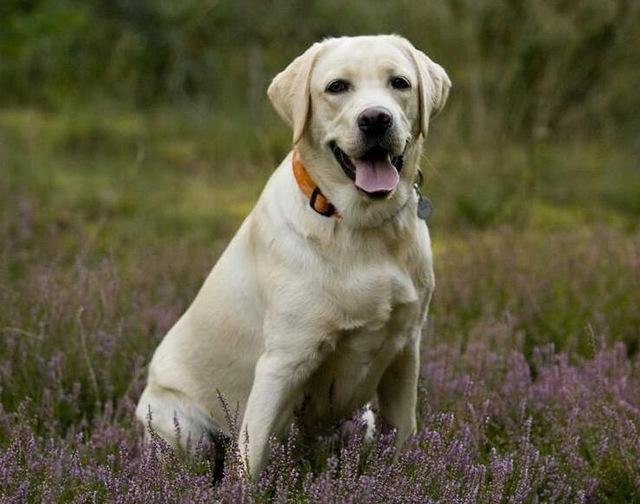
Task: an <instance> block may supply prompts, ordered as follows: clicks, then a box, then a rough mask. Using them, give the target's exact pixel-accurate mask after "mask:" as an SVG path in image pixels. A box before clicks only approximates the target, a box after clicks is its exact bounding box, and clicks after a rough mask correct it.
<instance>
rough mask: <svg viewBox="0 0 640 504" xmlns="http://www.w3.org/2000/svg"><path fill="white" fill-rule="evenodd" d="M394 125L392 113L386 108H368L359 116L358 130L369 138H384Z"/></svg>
mask: <svg viewBox="0 0 640 504" xmlns="http://www.w3.org/2000/svg"><path fill="white" fill-rule="evenodd" d="M392 124H393V118H392V117H391V112H389V110H387V109H386V108H384V107H369V108H366V109H364V110H363V111H362V112H360V115H359V116H358V128H360V131H362V132H363V133H364V134H365V135H367V136H372V137H379V136H382V135H384V134H385V133H386V132H387V130H388V129H389V128H390V127H391V125H392Z"/></svg>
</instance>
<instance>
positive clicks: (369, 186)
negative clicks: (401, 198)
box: [351, 158, 400, 193]
mask: <svg viewBox="0 0 640 504" xmlns="http://www.w3.org/2000/svg"><path fill="white" fill-rule="evenodd" d="M351 160H352V161H353V164H354V165H355V167H356V186H357V187H359V188H360V189H362V190H364V191H367V192H370V193H372V192H378V191H392V190H393V189H395V187H396V186H397V185H398V181H399V180H400V176H399V175H398V170H396V169H395V167H394V166H393V165H392V164H391V161H390V160H389V158H387V159H385V160H384V161H382V160H376V161H365V160H362V159H353V158H352V159H351Z"/></svg>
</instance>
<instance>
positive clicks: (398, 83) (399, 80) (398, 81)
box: [390, 77, 411, 89]
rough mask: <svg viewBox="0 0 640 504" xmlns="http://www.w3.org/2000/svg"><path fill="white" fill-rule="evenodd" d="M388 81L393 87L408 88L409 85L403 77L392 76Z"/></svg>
mask: <svg viewBox="0 0 640 504" xmlns="http://www.w3.org/2000/svg"><path fill="white" fill-rule="evenodd" d="M390 83H391V87H392V88H394V89H409V88H410V87H411V84H410V83H409V81H408V80H407V79H405V78H404V77H392V78H391V81H390Z"/></svg>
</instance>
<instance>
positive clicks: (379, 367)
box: [137, 36, 450, 475]
mask: <svg viewBox="0 0 640 504" xmlns="http://www.w3.org/2000/svg"><path fill="white" fill-rule="evenodd" d="M396 75H400V76H403V77H405V78H406V79H408V81H409V82H410V83H411V88H410V89H407V90H399V89H394V88H392V87H391V86H390V85H389V82H390V78H392V77H393V76H396ZM336 78H341V79H345V80H347V81H349V82H350V83H351V85H352V87H351V89H350V90H349V92H346V93H341V94H335V95H332V94H328V93H327V92H325V88H326V86H327V84H328V83H329V82H330V81H331V80H333V79H336ZM449 86H450V82H449V79H448V77H447V75H446V73H445V72H444V70H443V69H442V68H441V67H440V66H439V65H437V64H435V63H434V62H432V61H431V60H430V59H429V58H427V56H425V55H424V54H423V53H421V52H420V51H418V50H416V49H415V48H414V47H413V46H412V45H411V44H410V43H409V42H407V41H406V40H405V39H403V38H401V37H398V36H368V37H353V38H351V37H343V38H337V39H328V40H325V41H323V42H320V43H317V44H314V45H313V46H312V47H311V48H310V49H308V50H307V51H306V52H305V53H304V54H303V55H301V56H300V57H298V58H296V59H295V60H294V61H293V62H292V63H291V64H290V65H289V66H288V67H287V68H286V69H285V70H284V71H283V72H281V73H280V74H279V75H277V76H276V78H275V79H274V81H273V83H272V84H271V86H270V88H269V97H270V98H271V101H272V102H273V104H274V106H275V108H276V110H277V111H278V113H279V114H280V115H281V116H282V117H283V118H284V119H285V120H286V121H287V122H288V123H289V124H290V125H291V127H292V129H293V140H294V144H296V148H297V149H298V150H299V152H300V156H301V159H302V161H303V163H304V165H305V166H306V168H307V170H308V172H309V174H310V175H311V177H312V178H313V180H314V181H315V182H316V183H317V184H318V186H319V187H320V188H321V189H322V192H323V193H324V194H325V196H326V197H327V198H328V199H329V201H331V202H332V203H333V204H334V205H335V207H336V208H337V210H338V211H339V213H340V215H341V217H340V218H339V219H338V218H327V217H323V216H321V215H319V214H317V213H315V212H314V210H313V209H311V208H310V207H309V201H308V198H307V197H305V196H304V195H303V193H302V192H301V190H300V189H299V187H298V186H297V184H296V181H295V179H294V176H293V173H292V169H291V155H289V156H287V157H286V158H285V159H284V161H283V162H282V163H281V164H280V166H279V167H278V168H277V170H276V171H275V173H274V174H273V176H272V177H271V179H270V180H269V182H268V183H267V185H266V187H265V189H264V191H263V193H262V195H261V197H260V199H259V200H258V203H257V204H256V207H255V208H254V209H253V211H252V212H251V213H250V214H249V216H248V217H247V218H246V220H245V221H244V223H243V224H242V226H241V227H240V229H239V231H238V233H237V234H236V235H235V237H234V238H233V240H232V241H231V243H230V244H229V246H228V247H227V249H226V250H225V252H224V253H223V254H222V256H221V257H220V259H219V261H218V263H217V264H216V265H215V267H214V268H213V270H212V271H211V273H210V275H209V277H208V278H207V279H206V281H205V283H204V285H203V287H202V289H201V290H200V292H199V293H198V295H197V297H196V298H195V300H194V302H193V304H192V305H191V306H190V307H189V309H188V310H187V311H186V313H185V314H184V315H183V316H182V317H181V318H180V320H178V322H177V323H176V324H175V326H174V327H173V328H172V329H171V330H170V331H169V333H168V334H167V336H166V337H165V338H164V340H163V341H162V343H161V344H160V346H159V347H158V349H157V350H156V352H155V355H154V356H153V360H152V361H151V365H150V368H149V378H148V385H147V387H146V389H145V391H144V392H143V394H142V397H141V399H140V403H139V405H138V410H137V416H138V418H139V419H140V420H141V421H142V422H144V423H145V424H146V423H147V417H148V413H149V411H151V418H152V425H153V428H154V430H155V431H156V432H157V433H158V434H160V435H161V436H162V437H163V438H165V439H166V440H167V441H168V442H169V443H175V442H176V431H175V423H174V419H177V420H178V422H179V424H180V430H181V440H182V441H184V440H186V439H187V438H188V437H191V439H194V440H195V439H197V438H198V437H200V436H201V435H203V434H210V433H213V432H216V431H222V432H225V431H226V429H227V425H226V421H225V418H224V414H223V411H222V409H221V405H220V403H219V401H218V395H217V391H220V393H222V394H223V396H224V397H225V398H226V399H227V400H228V401H229V403H230V404H231V406H232V408H234V407H235V405H239V411H240V414H241V418H242V425H241V440H240V446H241V447H244V446H245V445H246V451H245V449H244V448H243V449H242V450H243V453H242V454H243V457H244V462H245V464H246V465H247V466H248V468H249V469H250V471H251V473H252V474H253V475H256V474H258V473H259V471H260V469H261V468H262V467H263V465H264V463H265V462H266V458H267V457H268V438H269V437H270V436H271V435H274V434H279V433H282V432H283V431H284V429H285V428H286V426H287V424H288V423H289V422H290V421H291V419H292V416H293V414H294V411H297V412H298V413H299V414H300V418H301V421H302V423H303V424H304V425H305V426H309V427H313V428H317V427H318V426H323V425H324V426H328V425H331V423H332V422H333V421H334V420H335V419H337V418H340V417H343V416H348V415H350V414H352V413H353V412H354V411H355V410H357V409H358V408H361V407H363V406H364V405H366V404H367V403H368V402H369V401H372V400H373V399H375V398H377V400H378V406H379V412H380V416H381V418H382V420H383V421H384V422H386V423H388V424H390V425H392V426H394V427H395V428H397V432H398V434H397V440H398V443H402V442H404V441H405V440H406V439H407V437H408V436H409V435H410V434H411V433H412V432H413V431H414V430H415V428H416V417H415V407H416V393H417V390H416V389H417V381H418V367H419V344H420V333H421V328H422V326H423V323H424V321H425V318H426V314H427V307H428V305H429V300H430V298H431V293H432V291H433V288H434V275H433V269H432V260H431V247H430V240H429V233H428V230H427V226H426V225H425V223H424V221H422V220H419V219H418V218H417V216H416V205H417V196H416V194H415V192H414V190H413V188H412V184H413V182H414V179H415V177H416V170H417V161H418V158H419V156H420V151H421V140H422V139H423V138H424V136H425V135H426V133H427V128H428V125H429V119H430V118H431V117H432V116H433V115H434V114H435V113H437V112H438V111H439V110H440V109H441V108H442V107H443V105H444V102H445V101H446V98H447V93H448V89H449ZM372 105H375V106H378V105H382V106H384V107H386V108H387V109H388V110H390V111H391V112H392V115H393V119H394V126H393V129H392V131H391V132H390V136H389V150H390V151H392V152H393V153H394V154H396V155H399V154H402V153H403V152H404V167H403V169H402V171H401V173H400V176H401V178H400V182H399V184H398V186H397V187H396V189H395V191H394V192H393V193H392V194H391V195H389V197H387V198H386V199H383V200H379V199H372V198H370V197H368V196H367V195H365V194H363V193H362V192H360V191H358V190H357V189H356V187H355V186H354V183H353V182H352V180H350V179H349V178H348V177H346V176H345V174H344V173H343V171H342V169H341V168H340V165H339V164H338V162H337V161H336V159H335V157H334V156H333V154H332V152H331V150H330V148H329V147H328V142H330V141H335V142H337V144H338V145H339V147H340V148H341V149H342V150H343V151H344V152H346V153H347V154H348V155H349V156H358V154H359V152H360V149H361V148H362V146H361V140H360V139H359V131H358V128H357V126H356V117H357V116H358V114H359V113H360V112H361V111H362V110H363V109H364V108H365V107H368V106H372ZM245 436H248V437H247V439H248V442H247V443H245Z"/></svg>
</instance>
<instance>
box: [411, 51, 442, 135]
mask: <svg viewBox="0 0 640 504" xmlns="http://www.w3.org/2000/svg"><path fill="white" fill-rule="evenodd" d="M406 43H407V44H408V46H409V51H410V52H411V57H412V58H413V61H414V62H415V64H416V68H417V70H418V86H419V88H420V89H419V91H418V92H419V99H420V130H421V132H422V136H423V137H425V138H426V137H427V131H428V130H429V120H430V119H431V118H433V117H435V116H436V115H438V114H439V113H440V111H441V110H442V109H443V108H444V104H445V103H446V102H447V97H448V96H449V89H451V80H450V79H449V76H448V75H447V72H445V70H444V68H442V67H441V66H440V65H438V64H437V63H435V62H434V61H433V60H431V58H429V57H428V56H427V55H426V54H425V53H423V52H422V51H420V50H418V49H416V48H415V47H413V46H412V45H411V44H410V43H409V42H406Z"/></svg>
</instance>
